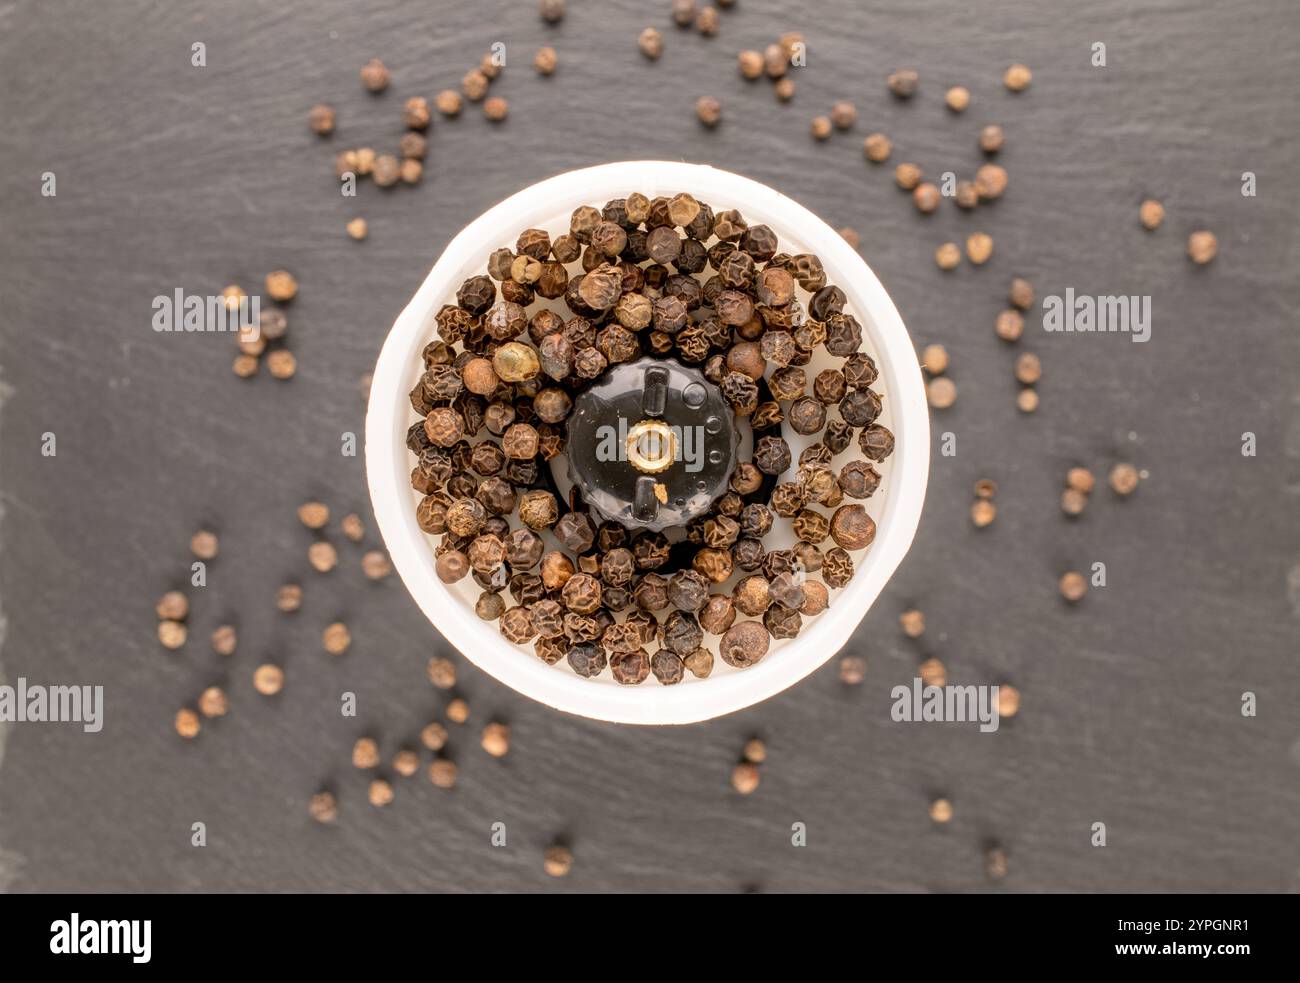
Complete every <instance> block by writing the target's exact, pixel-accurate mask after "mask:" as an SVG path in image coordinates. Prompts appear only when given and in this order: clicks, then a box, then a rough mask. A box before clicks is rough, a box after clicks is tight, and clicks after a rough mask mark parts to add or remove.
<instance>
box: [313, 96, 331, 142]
mask: <svg viewBox="0 0 1300 983" xmlns="http://www.w3.org/2000/svg"><path fill="white" fill-rule="evenodd" d="M334 120H335V114H334V107H333V106H327V105H325V104H324V103H321V104H319V105H316V106H312V107H311V110H310V112H308V113H307V122H308V123H309V124H310V125H311V128H312V132H313V133H318V134H320V135H321V136H323V137H327V136H329V135H330V134H331V133H333V132H334Z"/></svg>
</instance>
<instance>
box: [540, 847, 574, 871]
mask: <svg viewBox="0 0 1300 983" xmlns="http://www.w3.org/2000/svg"><path fill="white" fill-rule="evenodd" d="M542 869H543V870H544V871H546V873H548V874H549V875H550V876H552V877H567V876H569V871H571V870H572V869H573V852H572V851H571V850H569V848H568V847H566V846H561V845H559V844H556V845H555V846H549V847H547V848H546V853H545V854H544V855H543V857H542Z"/></svg>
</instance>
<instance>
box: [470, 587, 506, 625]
mask: <svg viewBox="0 0 1300 983" xmlns="http://www.w3.org/2000/svg"><path fill="white" fill-rule="evenodd" d="M505 609H506V602H505V600H504V599H503V598H502V597H501V595H500V594H494V593H492V592H491V591H484V592H483V593H482V594H480V595H479V598H478V600H477V601H475V602H474V613H475V614H477V615H478V616H479V617H480V618H481V619H482V620H484V621H496V620H497V618H499V617H501V615H502V614H503V613H504V612H505Z"/></svg>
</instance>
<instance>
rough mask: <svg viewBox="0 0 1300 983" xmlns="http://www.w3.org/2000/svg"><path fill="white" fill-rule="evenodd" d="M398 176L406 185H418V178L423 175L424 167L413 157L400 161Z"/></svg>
mask: <svg viewBox="0 0 1300 983" xmlns="http://www.w3.org/2000/svg"><path fill="white" fill-rule="evenodd" d="M398 174H399V176H400V177H401V179H402V180H403V181H404V182H405V183H406V184H418V183H419V181H420V178H421V177H422V176H423V175H424V165H423V164H421V163H420V162H419V161H418V160H416V159H415V158H414V157H408V158H407V159H406V160H404V161H402V166H401V169H400V170H399V171H398Z"/></svg>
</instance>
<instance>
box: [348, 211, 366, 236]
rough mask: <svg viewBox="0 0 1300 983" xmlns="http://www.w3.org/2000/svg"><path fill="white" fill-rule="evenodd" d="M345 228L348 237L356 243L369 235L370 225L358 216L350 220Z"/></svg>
mask: <svg viewBox="0 0 1300 983" xmlns="http://www.w3.org/2000/svg"><path fill="white" fill-rule="evenodd" d="M346 228H347V230H348V235H350V236H351V237H352V238H353V239H355V240H357V241H358V242H360V241H361V240H362V239H364V238H365V237H366V236H367V235H369V234H370V225H369V224H368V223H367V222H366V220H365V219H364V218H362V217H361V216H359V215H358V216H357V217H356V218H354V219H351V220H350V221H349V222H348V224H347V226H346Z"/></svg>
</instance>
